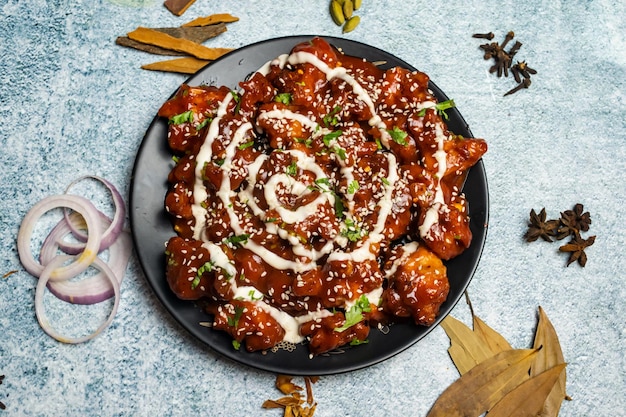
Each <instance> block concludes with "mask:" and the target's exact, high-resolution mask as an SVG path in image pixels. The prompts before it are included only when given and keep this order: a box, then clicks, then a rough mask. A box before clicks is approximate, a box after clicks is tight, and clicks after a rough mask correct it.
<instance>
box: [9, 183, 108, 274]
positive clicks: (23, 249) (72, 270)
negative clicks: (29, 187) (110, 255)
mask: <svg viewBox="0 0 626 417" xmlns="http://www.w3.org/2000/svg"><path fill="white" fill-rule="evenodd" d="M58 207H68V208H71V209H72V210H74V211H76V212H78V213H80V214H81V215H82V216H83V218H84V219H85V223H87V229H88V231H89V234H88V236H87V242H86V244H85V248H84V250H83V251H82V252H81V253H80V255H78V256H76V257H75V258H74V259H75V260H74V262H72V263H70V264H69V265H66V266H60V267H58V268H57V269H55V270H53V271H48V275H49V277H48V279H49V280H50V281H63V280H67V279H70V278H72V277H74V276H76V275H78V274H80V273H81V272H83V271H85V270H86V269H87V268H88V267H89V265H91V264H92V263H93V262H94V261H95V260H96V258H97V257H98V252H99V250H98V249H99V248H100V241H101V238H102V232H101V230H100V227H99V219H98V210H97V209H96V208H95V207H94V206H93V204H91V203H90V202H89V200H87V199H85V198H83V197H79V196H76V195H56V196H50V197H46V198H44V199H43V200H41V201H40V202H39V203H37V204H35V205H34V206H33V207H32V208H31V209H30V211H29V212H28V213H27V214H26V216H24V219H23V220H22V224H21V225H20V230H19V232H18V234H17V251H18V254H19V257H20V261H21V262H22V265H24V268H25V269H26V270H27V271H28V272H30V273H31V274H32V275H34V276H36V277H40V276H41V274H42V272H43V271H44V269H45V267H44V266H43V265H42V264H40V263H39V262H37V261H36V260H35V258H34V257H33V254H32V251H31V249H30V238H31V236H32V233H33V229H34V227H35V224H36V223H37V220H38V219H39V218H40V217H41V216H42V215H43V214H44V213H46V212H48V211H50V210H52V209H55V208H58ZM107 268H108V267H107Z"/></svg>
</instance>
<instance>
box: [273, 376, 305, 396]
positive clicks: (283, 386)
mask: <svg viewBox="0 0 626 417" xmlns="http://www.w3.org/2000/svg"><path fill="white" fill-rule="evenodd" d="M292 379H293V377H291V376H289V375H280V374H279V375H277V376H276V388H278V389H279V391H280V392H282V393H283V394H287V395H288V394H293V393H295V392H298V391H302V390H303V388H302V387H300V386H298V385H296V384H294V383H293V382H292Z"/></svg>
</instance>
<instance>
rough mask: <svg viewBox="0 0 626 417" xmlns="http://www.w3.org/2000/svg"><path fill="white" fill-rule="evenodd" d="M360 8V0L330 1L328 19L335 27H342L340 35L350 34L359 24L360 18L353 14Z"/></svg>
mask: <svg viewBox="0 0 626 417" xmlns="http://www.w3.org/2000/svg"><path fill="white" fill-rule="evenodd" d="M360 8H361V0H331V2H330V5H329V11H330V17H332V19H333V22H335V24H336V25H337V26H342V33H348V32H352V31H353V30H354V29H356V27H357V26H358V25H359V23H361V18H360V17H359V16H357V15H355V14H354V12H355V11H356V10H359V9H360Z"/></svg>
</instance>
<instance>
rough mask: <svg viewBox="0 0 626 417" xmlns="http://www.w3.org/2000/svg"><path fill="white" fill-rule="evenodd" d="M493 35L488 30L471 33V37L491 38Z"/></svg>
mask: <svg viewBox="0 0 626 417" xmlns="http://www.w3.org/2000/svg"><path fill="white" fill-rule="evenodd" d="M494 36H495V35H494V34H493V32H489V33H474V34H473V35H472V38H476V39H487V40H492V39H493V37H494Z"/></svg>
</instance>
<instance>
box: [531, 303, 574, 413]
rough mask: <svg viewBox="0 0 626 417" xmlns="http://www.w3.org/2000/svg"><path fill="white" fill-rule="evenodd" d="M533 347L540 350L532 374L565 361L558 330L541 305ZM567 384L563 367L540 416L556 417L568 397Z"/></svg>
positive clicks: (537, 373)
mask: <svg viewBox="0 0 626 417" xmlns="http://www.w3.org/2000/svg"><path fill="white" fill-rule="evenodd" d="M533 347H534V348H535V349H539V352H538V353H537V356H536V357H535V360H534V361H533V364H532V366H531V368H530V375H531V376H535V375H539V374H541V373H542V372H544V371H546V370H548V369H551V368H553V367H554V366H556V365H559V364H562V363H564V362H565V359H564V358H563V352H562V350H561V344H560V342H559V337H558V335H557V334H556V330H555V329H554V326H553V325H552V323H551V322H550V320H549V319H548V316H547V315H546V313H545V311H544V310H543V309H542V308H541V307H539V322H538V324H537V330H536V331H535V340H534V342H533ZM565 385H566V371H565V369H563V371H562V372H561V373H560V375H559V378H558V380H557V383H556V384H555V385H554V387H553V388H552V391H551V392H550V395H549V396H548V398H547V400H546V401H545V407H544V408H543V410H542V411H541V414H539V416H541V417H556V416H558V415H559V410H560V409H561V403H562V402H563V400H564V399H565V398H566V397H567V394H566V391H565Z"/></svg>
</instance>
